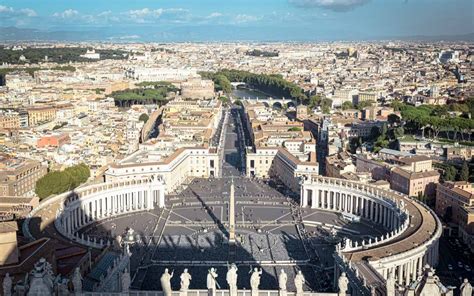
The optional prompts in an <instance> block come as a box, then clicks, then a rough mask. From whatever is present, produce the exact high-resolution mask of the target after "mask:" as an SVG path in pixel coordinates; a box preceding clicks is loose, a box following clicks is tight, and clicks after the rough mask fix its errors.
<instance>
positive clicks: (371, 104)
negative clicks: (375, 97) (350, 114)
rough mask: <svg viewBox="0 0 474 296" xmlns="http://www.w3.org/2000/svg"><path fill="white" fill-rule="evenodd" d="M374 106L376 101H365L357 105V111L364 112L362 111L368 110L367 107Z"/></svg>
mask: <svg viewBox="0 0 474 296" xmlns="http://www.w3.org/2000/svg"><path fill="white" fill-rule="evenodd" d="M374 104H375V102H374V101H363V102H359V103H358V104H357V109H359V110H362V109H365V108H367V107H371V106H373V105H374Z"/></svg>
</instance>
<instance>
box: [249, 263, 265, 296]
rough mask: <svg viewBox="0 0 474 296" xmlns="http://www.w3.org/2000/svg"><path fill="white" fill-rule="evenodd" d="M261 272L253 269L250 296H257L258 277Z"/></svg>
mask: <svg viewBox="0 0 474 296" xmlns="http://www.w3.org/2000/svg"><path fill="white" fill-rule="evenodd" d="M262 273H263V271H262V269H261V268H260V270H259V269H258V268H257V267H255V268H254V269H253V272H252V276H251V277H250V288H251V289H252V296H258V287H259V286H260V277H261V275H262Z"/></svg>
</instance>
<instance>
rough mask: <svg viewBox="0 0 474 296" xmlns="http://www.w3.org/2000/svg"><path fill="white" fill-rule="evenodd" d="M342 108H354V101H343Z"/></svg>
mask: <svg viewBox="0 0 474 296" xmlns="http://www.w3.org/2000/svg"><path fill="white" fill-rule="evenodd" d="M341 108H342V110H350V109H354V104H352V102H350V101H345V102H344V103H342V106H341Z"/></svg>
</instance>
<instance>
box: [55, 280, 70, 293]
mask: <svg viewBox="0 0 474 296" xmlns="http://www.w3.org/2000/svg"><path fill="white" fill-rule="evenodd" d="M68 282H69V280H68V279H65V278H61V277H60V276H58V277H57V278H56V285H57V290H58V296H69V289H68Z"/></svg>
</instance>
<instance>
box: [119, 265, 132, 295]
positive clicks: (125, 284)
mask: <svg viewBox="0 0 474 296" xmlns="http://www.w3.org/2000/svg"><path fill="white" fill-rule="evenodd" d="M120 279H121V282H122V293H128V291H129V290H130V284H131V282H132V281H131V279H130V273H129V272H128V270H127V269H125V270H124V271H123V273H122V276H121V277H120Z"/></svg>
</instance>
